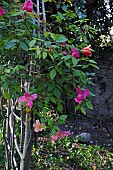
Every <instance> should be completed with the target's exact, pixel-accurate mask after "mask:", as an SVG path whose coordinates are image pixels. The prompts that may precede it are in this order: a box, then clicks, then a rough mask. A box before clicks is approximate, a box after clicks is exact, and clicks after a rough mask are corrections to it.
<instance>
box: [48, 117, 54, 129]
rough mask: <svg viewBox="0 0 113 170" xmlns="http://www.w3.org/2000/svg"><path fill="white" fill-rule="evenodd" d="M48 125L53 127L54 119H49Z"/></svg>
mask: <svg viewBox="0 0 113 170" xmlns="http://www.w3.org/2000/svg"><path fill="white" fill-rule="evenodd" d="M48 126H49V127H50V128H52V126H53V121H52V120H50V119H49V120H48Z"/></svg>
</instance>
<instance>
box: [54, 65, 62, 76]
mask: <svg viewBox="0 0 113 170" xmlns="http://www.w3.org/2000/svg"><path fill="white" fill-rule="evenodd" d="M55 69H56V71H57V72H58V73H59V74H61V75H62V74H63V73H62V70H61V69H60V68H59V67H57V66H55Z"/></svg>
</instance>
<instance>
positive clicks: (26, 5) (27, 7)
mask: <svg viewBox="0 0 113 170" xmlns="http://www.w3.org/2000/svg"><path fill="white" fill-rule="evenodd" d="M22 9H23V10H26V11H27V12H32V11H33V2H32V0H29V1H27V2H25V3H24V4H23V5H22Z"/></svg>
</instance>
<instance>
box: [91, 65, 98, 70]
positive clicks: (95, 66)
mask: <svg viewBox="0 0 113 170" xmlns="http://www.w3.org/2000/svg"><path fill="white" fill-rule="evenodd" d="M90 66H92V67H94V68H97V69H99V67H98V66H97V65H95V64H90Z"/></svg>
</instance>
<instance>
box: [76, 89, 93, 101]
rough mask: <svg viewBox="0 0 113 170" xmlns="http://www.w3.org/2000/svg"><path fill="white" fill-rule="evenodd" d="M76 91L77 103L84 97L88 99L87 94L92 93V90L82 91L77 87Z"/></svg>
mask: <svg viewBox="0 0 113 170" xmlns="http://www.w3.org/2000/svg"><path fill="white" fill-rule="evenodd" d="M76 92H77V94H78V95H77V97H76V98H75V101H76V102H77V103H81V102H82V101H83V100H84V99H86V97H87V96H89V95H90V91H89V90H88V89H85V90H84V91H82V90H81V89H80V88H76Z"/></svg>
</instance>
